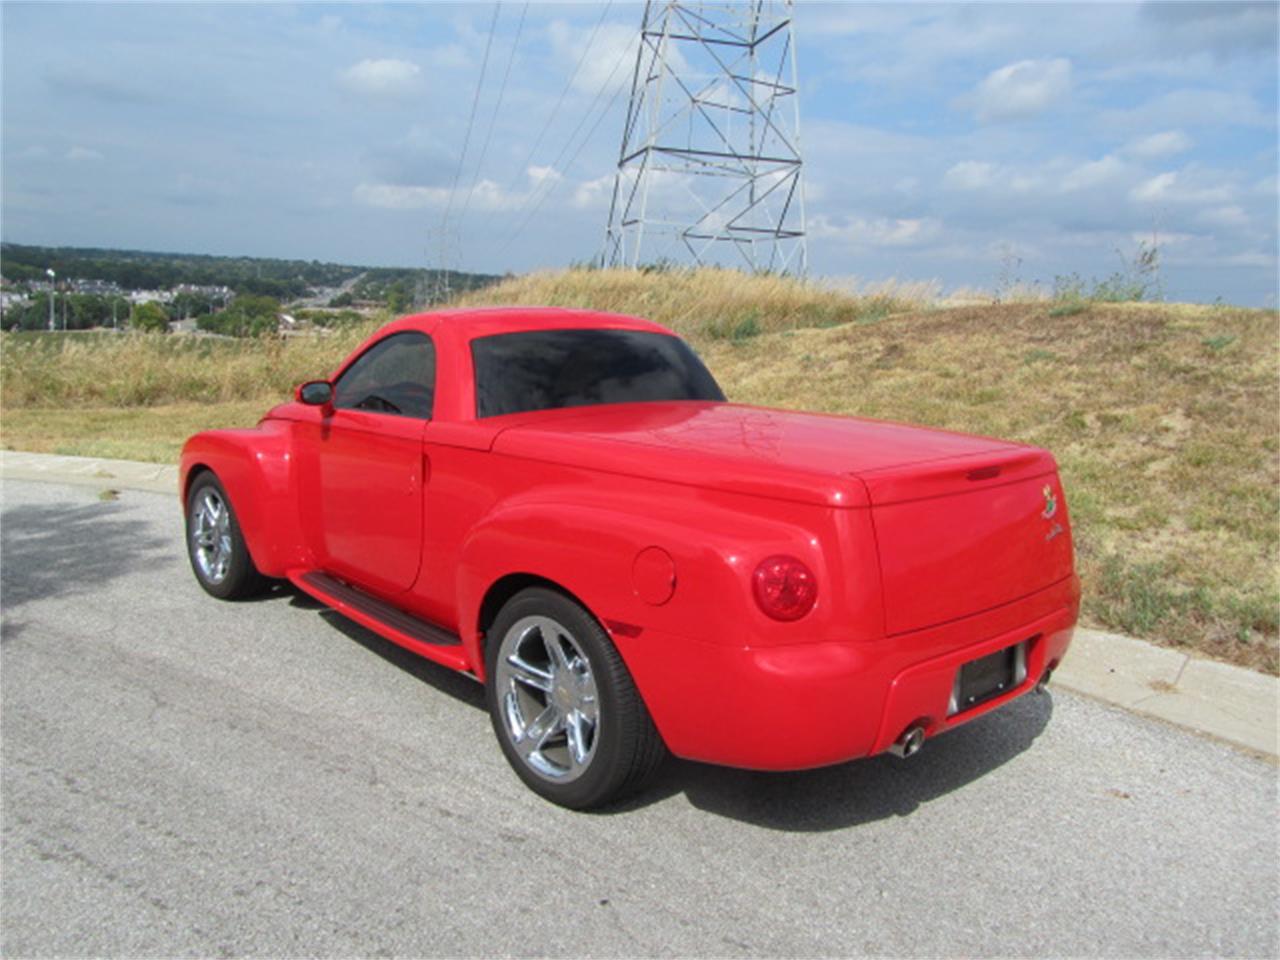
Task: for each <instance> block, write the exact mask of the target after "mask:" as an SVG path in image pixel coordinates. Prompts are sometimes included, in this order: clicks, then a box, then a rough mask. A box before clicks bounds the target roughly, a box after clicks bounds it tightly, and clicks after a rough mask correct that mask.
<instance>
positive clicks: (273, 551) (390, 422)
mask: <svg viewBox="0 0 1280 960" xmlns="http://www.w3.org/2000/svg"><path fill="white" fill-rule="evenodd" d="M181 484H182V497H183V504H184V507H185V513H186V530H187V546H188V550H189V553H190V557H191V565H192V568H193V570H194V571H195V575H196V578H197V579H198V580H199V582H200V585H201V586H202V587H203V588H204V589H205V590H206V591H208V592H209V593H210V594H212V595H214V596H216V597H221V598H225V599H234V598H238V597H243V596H246V595H248V594H250V593H252V592H253V591H255V590H258V589H260V588H262V587H263V586H264V584H265V583H266V581H267V578H287V579H288V580H289V581H291V582H292V583H293V584H294V585H295V586H296V587H297V588H298V589H299V590H302V591H304V592H306V593H308V594H310V595H311V596H313V597H315V598H317V599H319V600H320V601H322V602H323V603H325V604H328V605H329V606H331V607H332V608H334V609H335V610H338V611H340V612H341V613H343V614H344V615H346V616H347V617H349V618H351V619H352V620H355V621H356V622H358V623H360V624H363V625H364V626H365V627H368V628H369V629H370V630H373V631H375V632H377V633H379V634H381V635H382V636H384V637H387V638H388V639H390V640H392V641H394V642H395V643H398V644H400V645H402V646H404V647H407V648H408V649H410V650H412V651H414V652H416V653H418V654H421V655H422V656H424V657H427V658H429V659H431V660H434V661H436V662H438V663H441V664H444V665H445V666H447V667H451V668H453V669H454V670H459V671H463V672H465V673H467V674H470V675H471V676H474V677H475V678H476V679H477V680H479V681H481V682H483V683H484V684H485V688H486V690H487V699H488V705H489V711H490V715H491V718H492V721H493V727H494V730H495V732H496V734H497V738H498V742H499V744H501V747H502V750H503V752H504V753H505V754H506V756H507V759H508V760H509V761H510V763H511V765H512V767H513V768H514V769H515V771H516V773H517V774H519V776H520V777H521V778H522V779H523V780H524V781H525V783H527V784H528V785H529V786H530V787H531V788H532V789H534V790H535V791H537V792H538V793H539V794H541V795H542V796H544V797H546V798H548V799H549V800H552V801H554V802H555V803H559V804H562V805H564V806H568V807H573V808H587V807H592V806H597V805H600V804H604V803H607V802H609V801H612V800H616V799H618V798H620V797H621V796H623V795H625V794H627V793H631V792H633V791H635V790H637V789H638V788H639V787H640V786H641V785H642V784H643V783H644V781H645V779H646V777H647V776H648V775H649V774H650V773H651V772H652V771H653V770H654V769H655V768H656V766H657V765H658V763H659V762H660V761H661V759H662V758H663V756H664V755H665V753H666V752H667V751H668V750H669V751H670V752H672V753H674V754H676V755H677V756H680V757H687V758H691V759H694V760H702V761H708V762H711V763H718V764H728V765H732V766H739V767H752V768H757V769H765V770H792V769H800V768H805V767H816V766H820V765H824V764H834V763H840V762H842V761H846V760H850V759H853V758H855V757H866V756H870V755H873V754H878V753H881V752H884V751H893V752H895V753H898V754H899V755H904V756H905V755H909V754H911V753H913V752H915V750H916V749H918V748H919V746H920V744H921V743H922V742H923V740H924V739H925V738H926V737H931V736H934V735H935V734H938V733H941V732H943V731H946V730H948V729H950V728H952V727H954V726H956V725H958V724H961V723H964V722H965V721H967V720H970V719H972V718H974V717H977V716H981V715H982V714H984V713H986V712H987V711H989V710H993V709H995V708H998V707H1000V706H1001V705H1002V704H1005V703H1007V702H1009V701H1010V700H1011V699H1013V698H1015V697H1018V696H1020V695H1021V694H1023V693H1025V692H1027V691H1028V690H1030V689H1031V688H1033V687H1035V686H1036V685H1037V684H1040V683H1043V682H1044V681H1046V680H1047V679H1048V677H1049V674H1050V672H1051V671H1052V670H1053V669H1054V667H1056V666H1057V664H1058V662H1059V661H1060V660H1061V659H1062V656H1063V654H1064V653H1065V651H1066V649H1067V645H1068V644H1069V643H1070V640H1071V634H1072V629H1073V626H1074V624H1075V621H1076V613H1077V609H1078V605H1079V581H1078V580H1077V578H1076V575H1075V571H1074V565H1073V556H1072V544H1071V526H1070V524H1069V522H1068V519H1067V507H1066V501H1065V499H1064V497H1063V492H1062V487H1061V484H1060V482H1059V479H1058V474H1057V469H1056V465H1055V462H1054V459H1053V457H1052V456H1051V455H1050V454H1049V453H1047V452H1046V451H1044V450H1040V449H1037V448H1035V447H1029V446H1025V445H1022V444H1016V443H1009V442H1006V441H1001V440H992V439H988V438H985V437H976V436H966V435H962V434H956V433H948V432H943V431H940V430H931V429H923V428H920V427H912V426H904V425H901V424H895V423H884V422H878V421H874V420H861V419H855V418H850V417H836V416H820V415H815V414H807V413H794V412H791V411H786V410H772V409H764V408H760V407H751V406H743V405H739V404H733V403H727V402H725V399H724V395H723V394H722V393H721V391H720V388H719V386H717V384H716V382H715V380H714V379H713V378H712V376H711V374H710V373H708V372H707V369H706V367H704V366H703V365H702V363H701V362H700V361H699V360H698V358H697V357H696V356H695V355H694V353H693V351H692V350H690V349H689V347H688V346H687V345H686V344H685V343H684V341H683V340H681V339H680V338H679V337H677V336H676V335H675V334H673V333H672V332H671V331H670V330H668V329H666V328H664V327H662V326H659V325H658V324H655V323H650V322H648V321H645V320H639V319H635V318H632V317H624V316H615V315H610V314H603V313H595V312H588V311H578V310H560V309H539V308H512V309H483V310H470V311H463V310H449V311H440V312H434V313H426V314H421V315H418V316H412V317H406V318H405V319H402V320H399V321H396V322H395V323H391V324H389V325H388V326H386V327H384V328H382V329H381V330H379V331H378V332H377V333H375V334H374V335H373V336H371V337H370V338H369V339H368V340H367V341H366V342H365V343H364V344H363V345H361V346H360V348H359V349H358V350H356V351H355V352H354V353H353V354H352V355H351V357H350V358H349V359H348V360H347V361H346V362H345V363H344V364H343V365H342V366H341V367H340V368H339V369H338V370H337V371H336V372H335V373H334V374H333V376H332V377H330V378H328V379H327V380H315V381H312V382H309V383H305V384H302V385H301V386H300V387H298V389H297V391H296V394H295V399H294V401H293V402H291V403H285V404H282V405H281V406H278V407H276V408H275V409H273V410H271V411H270V412H269V413H268V414H267V415H266V416H265V417H264V418H263V420H262V421H261V422H260V423H259V424H258V426H257V427H255V428H253V429H249V430H212V431H208V432H206V433H200V434H197V435H196V436H194V437H192V438H191V439H190V440H189V441H187V444H186V446H185V448H184V449H183V453H182V473H181Z"/></svg>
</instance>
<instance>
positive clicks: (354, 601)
mask: <svg viewBox="0 0 1280 960" xmlns="http://www.w3.org/2000/svg"><path fill="white" fill-rule="evenodd" d="M301 579H302V580H303V581H304V582H305V583H306V585H307V586H310V587H314V588H315V589H316V590H318V591H319V592H320V593H323V594H326V595H327V596H329V597H332V598H333V599H334V600H338V601H341V602H342V603H343V604H345V605H346V606H349V607H351V608H353V609H354V610H358V611H359V612H360V613H363V614H364V615H365V616H367V617H372V618H373V619H375V620H377V621H379V622H381V623H385V624H386V625H387V626H388V627H390V628H391V629H393V630H395V631H397V632H399V633H403V634H404V635H405V636H407V637H412V638H413V639H414V640H417V641H418V642H419V643H429V644H431V645H432V646H436V647H456V646H458V645H459V644H461V643H462V640H461V639H460V638H459V637H458V635H457V634H454V633H450V632H449V631H448V630H444V629H442V628H441V627H437V626H436V625H435V624H434V623H428V622H427V621H426V620H423V619H421V618H419V617H415V616H414V615H413V614H411V613H406V612H405V611H404V610H401V609H400V608H399V607H394V606H392V605H391V604H389V603H387V602H386V601H385V600H379V599H378V598H377V597H375V596H373V595H371V594H368V593H365V592H364V591H363V590H360V589H359V588H357V587H353V586H351V585H350V584H346V583H343V582H342V581H341V580H338V579H336V578H334V577H331V576H329V574H327V573H321V572H320V571H319V570H313V571H311V572H309V573H304V574H303V575H302V577H301Z"/></svg>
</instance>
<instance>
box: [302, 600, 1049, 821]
mask: <svg viewBox="0 0 1280 960" xmlns="http://www.w3.org/2000/svg"><path fill="white" fill-rule="evenodd" d="M281 594H283V595H286V596H289V597H290V601H289V602H290V603H291V604H292V605H294V606H298V607H302V608H304V609H308V610H318V611H319V615H320V617H321V618H322V619H323V620H324V621H325V622H326V623H327V624H329V625H330V626H331V627H333V629H335V630H337V631H338V632H339V633H341V634H343V635H344V636H346V637H348V638H350V639H351V640H353V641H355V642H356V643H358V644H360V645H361V646H362V647H364V648H365V649H366V650H368V651H369V652H371V653H373V654H376V655H377V656H379V657H381V658H382V659H383V660H385V661H387V662H388V663H389V664H391V665H393V666H396V667H399V668H400V669H401V670H403V671H405V672H406V673H408V674H410V675H411V676H413V677H415V678H417V679H418V680H420V681H422V683H424V684H426V685H427V686H429V687H431V688H433V689H434V690H438V691H439V692H440V693H443V694H445V695H447V696H450V697H453V698H454V699H455V700H457V701H459V702H461V703H465V704H467V705H468V706H471V707H474V708H475V709H476V710H477V711H480V712H482V713H483V712H484V711H485V702H484V688H483V687H482V686H481V685H480V684H479V683H477V682H476V681H475V680H473V679H471V678H469V677H466V676H463V675H462V674H460V673H456V672H454V671H453V670H450V669H448V668H446V667H442V666H440V665H438V664H435V663H432V662H431V661H429V660H424V659H423V658H422V657H419V656H417V655H416V654H413V653H410V652H409V651H408V650H405V649H403V648H402V647H399V646H396V645H395V644H394V643H392V642H391V641H389V640H385V639H383V638H382V637H380V636H378V635H377V634H376V633H373V632H372V631H370V630H366V629H365V628H364V627H362V626H360V625H359V624H357V623H353V622H352V621H350V620H348V619H347V618H346V617H344V616H342V615H341V614H339V613H337V612H335V611H333V610H330V609H328V608H327V607H325V606H324V605H323V604H320V603H318V602H317V601H315V600H312V599H311V598H310V597H308V596H307V595H306V594H303V593H300V592H298V591H297V590H295V589H294V588H293V587H291V586H285V587H283V588H282V589H281ZM281 594H277V596H280V595H281ZM1052 715H1053V697H1052V695H1050V694H1034V693H1033V694H1028V695H1026V696H1024V697H1021V698H1019V699H1018V700H1015V701H1014V702H1013V703H1010V704H1008V705H1006V706H1005V707H1003V708H1001V709H1000V710H997V711H995V712H994V713H990V714H987V715H986V716H984V717H980V718H978V719H977V720H974V721H973V722H972V723H968V724H966V725H965V726H963V727H959V728H957V729H956V730H953V731H951V732H950V733H947V734H945V735H943V736H940V737H939V738H938V739H937V740H934V741H927V742H926V743H925V746H924V748H923V749H922V750H921V751H920V752H919V753H918V754H916V755H915V756H914V757H912V758H910V759H909V760H900V759H898V758H897V757H891V756H879V757H873V758H871V759H868V760H856V761H854V762H852V763H846V764H842V765H840V766H836V767H824V768H822V769H819V770H804V771H799V772H795V773H766V772H760V771H752V770H735V769H731V768H728V767H715V766H711V765H708V764H703V763H693V762H690V761H687V760H677V759H674V758H671V759H669V760H668V761H667V762H666V763H665V764H663V766H662V768H661V770H659V771H658V774H657V776H656V777H655V778H654V781H653V782H652V783H651V784H650V785H649V786H648V787H647V788H646V789H645V790H644V792H643V793H641V794H640V795H639V796H637V797H633V798H632V799H630V800H628V801H626V802H624V803H622V804H620V805H618V806H614V807H610V808H606V809H604V810H601V811H599V813H598V814H597V815H598V816H623V815H626V814H628V813H632V812H635V811H637V810H641V809H644V808H646V807H649V806H652V805H653V804H656V803H662V802H663V801H667V800H670V799H672V798H674V797H677V796H679V795H681V794H683V795H684V797H685V798H686V799H687V800H688V801H689V803H690V804H692V805H693V806H694V807H697V808H698V809H700V810H704V811H706V812H707V813H711V814H714V815H716V816H721V817H727V818H729V819H732V820H740V821H742V822H744V823H750V824H754V825H756V826H760V827H765V828H768V829H771V830H782V831H788V832H824V831H831V830H845V829H849V828H851V827H857V826H861V825H863V824H867V823H873V822H875V821H877V820H886V819H889V818H890V817H905V816H909V815H910V814H912V813H913V812H915V811H916V810H917V809H918V808H919V807H921V806H922V805H924V804H926V803H929V802H930V801H932V800H936V799H938V798H939V797H943V796H946V795H947V794H949V793H952V792H954V791H956V790H962V789H964V788H965V787H966V786H968V785H969V784H971V783H973V782H975V781H977V780H979V779H981V778H982V777H984V776H986V775H987V774H989V773H991V772H992V771H994V770H996V769H998V768H999V767H1001V766H1003V765H1004V764H1006V763H1008V762H1009V761H1010V760H1012V759H1014V758H1015V757H1017V756H1018V755H1019V754H1021V753H1022V752H1024V751H1025V750H1027V749H1028V748H1029V747H1030V746H1031V745H1032V744H1033V743H1034V742H1035V740H1036V738H1037V737H1038V736H1039V735H1040V733H1041V732H1042V731H1043V730H1044V729H1045V727H1046V726H1047V725H1048V723H1049V719H1050V717H1052ZM493 752H494V759H495V762H499V763H500V762H501V754H500V753H499V751H498V746H497V744H496V743H495V744H494V748H493Z"/></svg>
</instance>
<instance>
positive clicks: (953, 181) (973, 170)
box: [942, 160, 997, 190]
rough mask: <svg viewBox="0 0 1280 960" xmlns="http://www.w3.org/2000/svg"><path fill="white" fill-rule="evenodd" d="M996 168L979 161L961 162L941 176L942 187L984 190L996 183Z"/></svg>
mask: <svg viewBox="0 0 1280 960" xmlns="http://www.w3.org/2000/svg"><path fill="white" fill-rule="evenodd" d="M996 174H997V171H996V168H995V166H994V165H992V164H990V163H983V162H982V161H979V160H961V161H960V162H959V163H957V164H955V165H954V166H953V167H951V169H949V170H948V171H947V172H946V173H945V174H943V176H942V183H943V185H944V186H947V187H950V188H952V189H953V190H984V189H986V188H987V187H990V186H992V185H993V184H995V182H996Z"/></svg>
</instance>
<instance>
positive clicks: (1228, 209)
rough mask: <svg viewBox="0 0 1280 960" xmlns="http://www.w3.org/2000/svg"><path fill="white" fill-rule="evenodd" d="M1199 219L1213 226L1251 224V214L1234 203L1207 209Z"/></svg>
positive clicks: (1244, 225) (1243, 225)
mask: <svg viewBox="0 0 1280 960" xmlns="http://www.w3.org/2000/svg"><path fill="white" fill-rule="evenodd" d="M1198 219H1199V221H1200V222H1201V223H1203V224H1206V225H1208V226H1211V227H1247V226H1248V225H1249V215H1248V214H1247V213H1245V212H1244V210H1243V208H1241V207H1238V206H1236V205H1235V204H1234V203H1233V204H1228V205H1227V206H1225V207H1213V208H1211V209H1209V210H1205V211H1203V212H1202V213H1201V214H1200V216H1199V217H1198Z"/></svg>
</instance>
